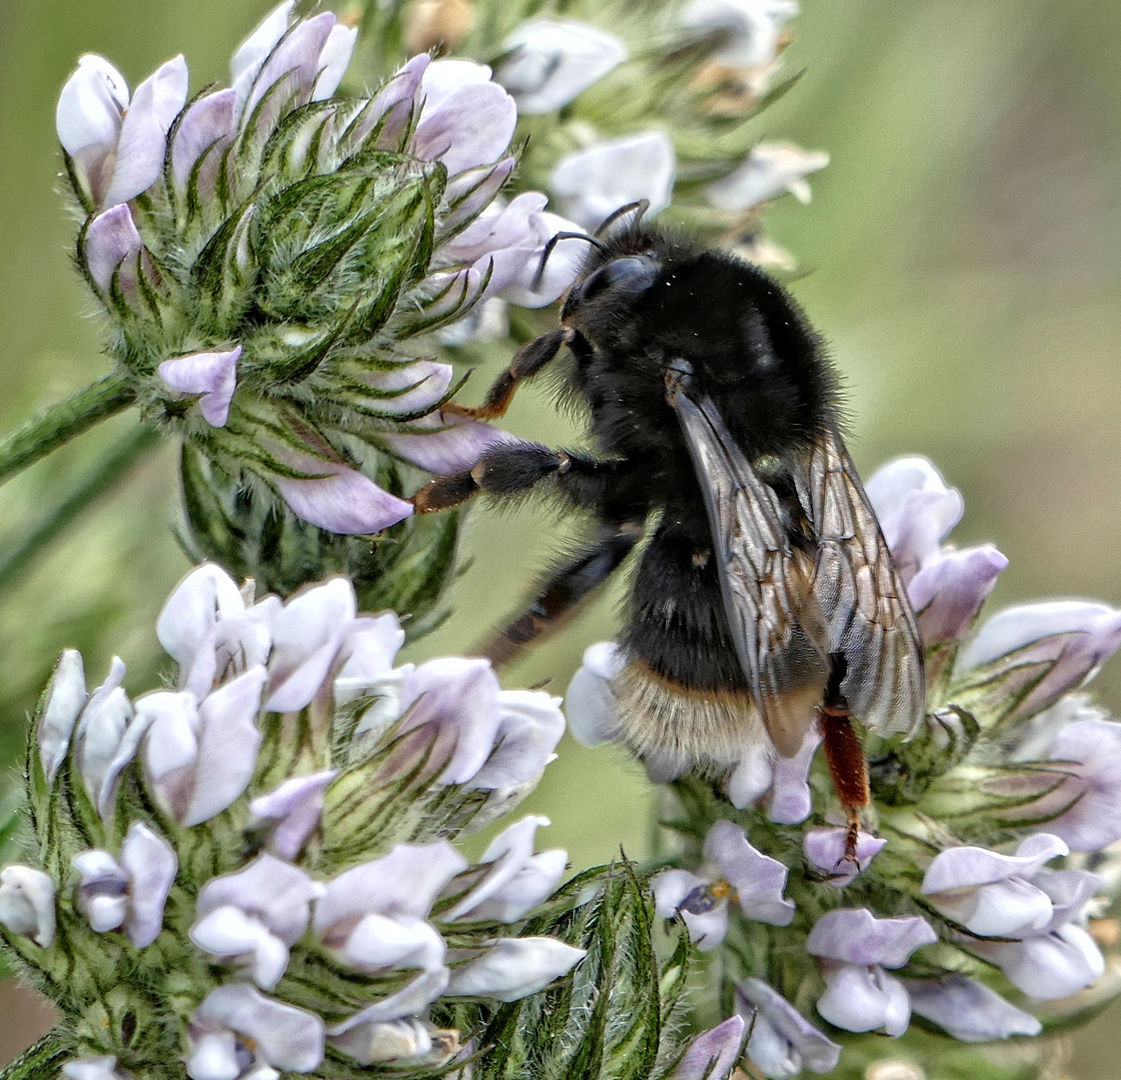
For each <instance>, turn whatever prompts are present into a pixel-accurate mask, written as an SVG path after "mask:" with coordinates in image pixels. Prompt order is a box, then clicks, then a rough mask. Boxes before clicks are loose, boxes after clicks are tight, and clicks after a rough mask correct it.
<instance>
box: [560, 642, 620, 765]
mask: <svg viewBox="0 0 1121 1080" xmlns="http://www.w3.org/2000/svg"><path fill="white" fill-rule="evenodd" d="M624 667H626V657H625V656H624V655H623V653H622V651H621V650H620V649H619V647H618V646H617V645H616V644H615V642H613V641H600V642H597V643H596V644H595V645H589V646H588V647H587V648H586V649H585V650H584V656H583V660H582V663H581V665H580V667H579V669H577V671H576V674H575V675H573V676H572V681H571V682H570V683H569V684H568V689H567V690H566V691H565V694H564V713H565V717H566V718H567V720H568V730H569V732H570V733H571V735H572V737H573V738H574V739H575V740H576V741H577V742H578V743H579V744H580V745H581V746H598V745H599V744H600V743H605V742H611V741H613V740H614V739H616V738H617V737H618V736H619V734H620V728H619V717H618V713H617V712H616V704H615V695H614V693H613V692H612V690H611V683H612V681H613V680H614V679H616V678H618V677H619V675H621V674H622V672H623V668H624Z"/></svg>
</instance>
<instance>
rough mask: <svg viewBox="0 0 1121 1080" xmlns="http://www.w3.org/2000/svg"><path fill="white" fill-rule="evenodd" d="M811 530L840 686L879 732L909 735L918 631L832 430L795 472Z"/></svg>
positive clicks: (921, 683) (916, 719)
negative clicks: (841, 668)
mask: <svg viewBox="0 0 1121 1080" xmlns="http://www.w3.org/2000/svg"><path fill="white" fill-rule="evenodd" d="M795 479H796V482H797V485H798V496H799V499H800V500H801V502H802V506H803V509H804V510H805V511H806V514H807V516H808V517H809V519H810V522H811V523H812V526H813V529H814V531H815V534H816V539H817V545H818V553H817V561H816V565H815V567H814V572H813V589H814V593H815V594H816V595H817V599H818V601H819V603H820V604H821V610H822V613H823V614H824V616H825V621H826V625H827V627H828V632H829V649H830V651H831V652H834V653H840V654H841V655H843V656H844V658H845V662H846V668H845V675H844V678H843V679H842V680H841V684H840V689H841V693H842V694H844V696H845V700H846V702H847V703H848V706H849V708H850V709H851V710H852V712H853V714H854V715H855V716H856V717H857V718H858V719H859V720H861V721H862V722H863V723H865V724H866V725H867V726H868V727H870V728H871V729H872V730H873V731H876V732H878V733H879V734H881V735H897V734H910V733H911V732H913V731H914V730H915V728H916V727H917V726H918V725H919V723H920V722H921V721H922V718H923V714H924V712H925V708H926V674H925V670H924V666H923V646H922V635H921V633H920V631H919V625H918V621H917V620H916V618H915V613H914V611H913V610H912V608H911V602H910V600H909V599H908V598H907V592H906V589H905V588H904V585H903V582H902V580H901V579H900V577H899V573H898V571H897V570H896V568H895V562H894V560H893V559H892V557H891V552H890V550H889V549H888V546H887V543H886V541H885V540H884V537H883V533H882V532H881V531H880V524H879V522H878V521H877V520H876V514H875V511H874V510H873V509H872V507H871V505H870V504H869V502H868V496H867V495H866V494H865V493H864V485H863V484H861V482H860V477H859V476H858V475H857V473H856V469H855V467H854V466H853V463H852V459H851V458H850V457H849V454H848V450H847V449H846V448H845V444H844V442H843V441H842V439H841V436H840V433H839V432H838V431H837V430H836V429H835V428H834V429H833V430H832V431H831V432H830V434H829V436H828V437H827V438H826V439H824V440H822V441H821V443H820V444H819V445H817V446H816V447H815V448H814V450H813V452H812V453H811V454H810V456H809V460H808V463H807V465H806V467H805V470H804V471H799V472H796V474H795Z"/></svg>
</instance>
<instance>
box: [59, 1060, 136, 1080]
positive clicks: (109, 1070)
mask: <svg viewBox="0 0 1121 1080" xmlns="http://www.w3.org/2000/svg"><path fill="white" fill-rule="evenodd" d="M62 1075H63V1076H66V1077H69V1078H70V1080H124V1078H125V1077H126V1076H127V1075H128V1074H126V1073H122V1072H121V1071H120V1070H119V1069H118V1068H117V1059H116V1058H115V1057H114V1056H112V1055H107V1056H105V1057H90V1058H79V1059H78V1060H77V1061H68V1062H67V1063H66V1064H65V1065H63V1066H62Z"/></svg>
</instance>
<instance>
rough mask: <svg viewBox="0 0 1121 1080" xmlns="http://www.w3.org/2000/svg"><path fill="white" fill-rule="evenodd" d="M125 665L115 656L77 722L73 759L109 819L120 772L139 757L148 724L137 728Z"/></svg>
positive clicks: (96, 802)
mask: <svg viewBox="0 0 1121 1080" xmlns="http://www.w3.org/2000/svg"><path fill="white" fill-rule="evenodd" d="M124 676H125V665H124V663H123V662H122V660H121V658H120V657H118V656H114V657H113V660H112V662H111V664H110V666H109V674H108V675H107V676H106V678H105V681H104V682H103V683H102V684H101V685H100V686H99V687H97V689H95V690H94V691H93V693H91V694H90V696H89V701H88V702H87V703H86V707H85V708H84V709H83V710H82V715H81V716H80V718H79V720H78V728H77V733H76V735H75V739H74V758H75V761H76V763H77V766H78V774H79V775H80V776H81V778H82V782H83V783H84V784H85V786H86V790H87V791H88V792H89V796H90V799H91V800H92V801H93V803H94V805H95V806H96V807H97V812H98V813H99V814H100V815H101V816H102V817H103V818H106V819H107V818H108V817H109V816H110V815H111V814H112V811H113V804H114V803H115V802H116V798H117V780H118V777H119V776H120V774H121V770H122V769H123V768H124V767H125V766H126V765H127V764H128V763H129V762H130V761H131V760H132V759H133V758H134V757H135V756H136V751H137V749H138V748H139V746H140V739H141V738H142V736H143V735H144V732H145V730H146V723H145V722H143V721H142V722H141V723H140V724H136V723H135V722H134V721H135V716H136V712H135V710H134V709H133V707H132V702H131V701H129V699H128V695H127V694H126V693H125V691H124V688H123V687H122V686H121V681H122V680H123V679H124Z"/></svg>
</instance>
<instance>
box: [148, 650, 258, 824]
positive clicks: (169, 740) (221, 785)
mask: <svg viewBox="0 0 1121 1080" xmlns="http://www.w3.org/2000/svg"><path fill="white" fill-rule="evenodd" d="M265 678H266V672H265V669H264V668H262V667H259V666H258V667H252V668H250V669H249V670H248V671H247V672H245V673H244V674H243V675H239V676H238V677H237V678H235V679H232V680H230V681H229V682H227V683H224V684H223V685H221V686H219V687H218V688H217V689H216V690H215V691H214V692H213V693H211V694H209V695H207V697H206V698H204V699H203V700H202V701H201V702H198V701H196V699H195V697H194V695H193V694H190V693H187V692H182V693H172V692H171V691H166V690H161V691H156V692H155V693H152V694H147V695H146V696H144V697H142V698H139V699H138V700H137V702H136V710H137V718H136V721H134V722H135V723H141V722H143V723H146V724H147V725H149V726H148V731H147V736H146V738H145V741H144V770H145V774H146V776H147V778H148V783H149V786H150V787H151V788H152V790H153V793H154V794H155V796H156V798H157V800H158V801H159V802H160V803H161V805H162V806H163V807H164V809H165V810H167V812H168V813H169V814H171V816H172V817H173V818H174V819H175V820H176V821H178V822H179V824H181V825H198V824H200V823H201V822H203V821H206V820H208V819H209V818H212V817H213V816H214V815H215V814H218V813H220V812H221V811H223V810H225V809H226V808H227V807H229V806H230V805H231V804H233V803H234V802H235V801H236V800H237V799H238V798H239V797H240V796H241V794H242V793H243V792H244V791H245V789H246V787H248V785H249V781H250V780H251V779H252V778H253V772H254V769H255V768H256V764H257V750H258V749H259V747H260V744H261V733H260V731H259V730H258V728H257V724H256V719H257V711H258V709H259V707H260V702H261V691H262V689H263V688H264V684H265Z"/></svg>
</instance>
